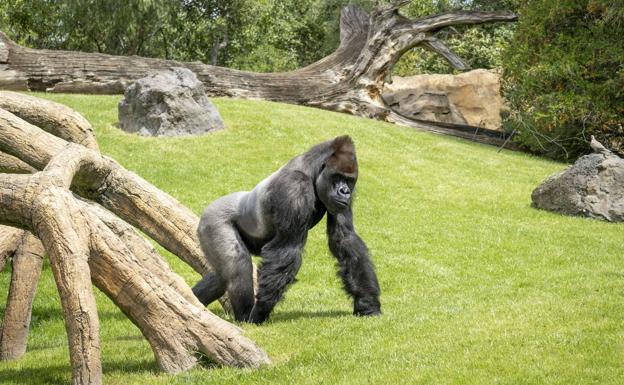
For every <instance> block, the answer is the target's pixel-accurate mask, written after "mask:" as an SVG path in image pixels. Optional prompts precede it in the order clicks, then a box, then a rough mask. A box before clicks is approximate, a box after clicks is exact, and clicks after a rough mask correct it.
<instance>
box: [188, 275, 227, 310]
mask: <svg viewBox="0 0 624 385" xmlns="http://www.w3.org/2000/svg"><path fill="white" fill-rule="evenodd" d="M193 294H195V297H197V299H199V302H201V303H203V304H204V306H208V305H209V304H211V303H212V302H214V301H216V300H217V299H219V298H221V297H222V296H223V294H225V281H224V280H223V279H222V278H221V277H219V274H217V273H216V272H214V271H212V272H210V273H208V274H206V275H205V276H204V278H202V280H201V281H199V282H197V284H196V285H195V286H194V287H193Z"/></svg>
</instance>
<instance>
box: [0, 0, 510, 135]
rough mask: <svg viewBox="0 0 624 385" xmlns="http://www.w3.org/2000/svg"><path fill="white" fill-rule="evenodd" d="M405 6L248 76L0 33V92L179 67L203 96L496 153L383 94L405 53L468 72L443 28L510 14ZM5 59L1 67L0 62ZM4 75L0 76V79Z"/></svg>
mask: <svg viewBox="0 0 624 385" xmlns="http://www.w3.org/2000/svg"><path fill="white" fill-rule="evenodd" d="M408 2H409V1H405V0H403V1H397V2H394V3H392V4H390V5H386V6H378V7H376V8H375V9H374V10H373V11H372V12H371V13H370V14H367V13H366V12H365V11H363V10H361V9H359V8H357V7H354V6H347V7H345V8H344V9H343V11H342V14H341V19H340V27H341V31H340V38H341V42H340V46H339V47H338V49H337V50H336V51H335V52H334V53H332V54H331V55H329V56H327V57H325V58H323V59H321V60H319V61H317V62H315V63H313V64H310V65H309V66H307V67H304V68H301V69H299V70H296V71H292V72H285V73H252V72H245V71H238V70H234V69H228V68H223V67H216V66H210V65H206V64H202V63H198V62H192V63H183V62H178V61H173V60H162V59H151V58H141V57H136V56H132V57H121V56H112V55H103V54H96V53H83V52H68V51H49V50H36V49H30V48H24V47H21V46H18V45H17V44H15V43H14V42H12V41H11V40H9V39H8V38H7V37H6V36H5V35H4V34H2V33H1V32H0V87H5V88H7V87H11V88H16V89H28V90H35V91H49V92H82V93H123V92H124V90H125V88H126V87H127V86H128V85H129V84H130V83H132V82H133V81H135V80H137V79H139V78H141V77H144V76H145V75H146V74H147V73H148V72H150V71H154V70H163V69H168V68H170V67H186V68H189V69H190V70H192V71H194V72H195V73H196V74H197V76H198V78H199V79H200V80H201V81H202V82H203V83H204V85H205V87H206V90H207V92H208V94H209V95H212V96H230V97H242V98H259V99H266V100H272V101H278V102H283V103H292V104H301V105H307V106H313V107H318V108H323V109H327V110H332V111H339V112H344V113H349V114H354V115H359V116H364V117H369V118H373V119H378V120H383V121H388V122H393V123H397V124H401V125H405V126H409V127H412V128H415V129H420V130H427V131H432V132H436V133H442V134H449V135H454V136H459V137H462V138H466V139H470V140H476V141H479V142H483V143H490V144H496V145H499V144H501V143H502V142H503V140H504V137H502V134H501V133H500V132H496V131H490V130H484V129H481V130H479V132H476V133H474V132H471V133H467V132H464V131H461V130H454V129H452V128H449V127H442V126H437V125H436V124H435V123H433V122H422V121H415V120H411V119H409V118H408V117H405V116H401V115H399V114H397V113H396V112H395V111H393V110H392V108H391V107H390V106H388V105H387V104H386V103H385V102H384V100H383V98H382V93H383V88H384V84H385V82H386V80H387V79H389V78H390V74H391V71H392V68H393V67H394V65H395V63H396V62H397V61H398V60H399V58H400V57H401V56H402V55H403V54H404V53H405V52H407V51H408V50H409V49H411V48H413V47H416V46H419V45H420V46H423V47H424V48H427V49H430V50H432V51H433V52H436V53H438V54H440V55H442V57H444V58H445V59H446V60H448V61H449V63H450V64H451V65H453V66H454V67H455V68H458V69H460V70H466V69H468V65H467V64H466V63H465V62H464V61H463V60H461V59H460V58H459V57H457V55H455V54H454V53H453V52H451V50H450V49H449V48H448V47H446V46H445V45H444V43H443V42H442V41H441V40H439V39H437V38H436V34H437V33H438V32H439V31H440V30H441V29H443V28H446V27H450V26H454V25H463V24H481V23H490V22H501V21H502V22H509V21H514V20H516V19H517V17H516V15H514V14H513V13H510V12H462V11H457V12H449V13H444V14H440V15H436V16H430V17H424V18H419V19H415V20H410V19H408V18H406V17H404V16H402V15H400V14H399V12H398V9H399V8H400V7H401V6H403V5H405V4H407V3H408ZM3 58H4V59H3ZM2 68H4V71H2Z"/></svg>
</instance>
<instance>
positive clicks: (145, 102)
mask: <svg viewBox="0 0 624 385" xmlns="http://www.w3.org/2000/svg"><path fill="white" fill-rule="evenodd" d="M119 126H120V127H121V128H122V129H123V130H124V131H127V132H134V133H137V134H139V135H145V136H179V135H198V134H204V133H206V132H210V131H214V130H220V129H222V128H223V127H224V126H225V125H224V123H223V120H222V119H221V115H220V114H219V111H218V110H217V108H216V107H215V106H214V105H213V104H212V103H211V102H210V100H208V97H207V96H206V93H205V91H204V86H203V84H202V83H201V82H200V81H199V79H197V76H195V74H194V73H193V72H192V71H190V70H189V69H186V68H171V70H169V71H163V72H157V73H152V74H150V75H148V76H146V77H144V78H142V79H139V80H137V81H136V82H135V83H133V84H132V85H130V86H129V87H128V88H127V89H126V92H125V93H124V97H123V99H122V100H121V101H120V102H119Z"/></svg>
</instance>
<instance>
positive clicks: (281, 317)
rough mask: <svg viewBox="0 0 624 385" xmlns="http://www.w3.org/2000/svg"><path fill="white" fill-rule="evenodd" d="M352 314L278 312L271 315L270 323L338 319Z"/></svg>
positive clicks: (337, 312)
mask: <svg viewBox="0 0 624 385" xmlns="http://www.w3.org/2000/svg"><path fill="white" fill-rule="evenodd" d="M350 315H351V313H350V312H348V311H344V310H321V311H301V310H295V311H277V312H275V313H273V314H271V318H270V320H271V321H270V322H272V323H275V322H286V321H292V320H296V319H301V318H338V317H344V316H350Z"/></svg>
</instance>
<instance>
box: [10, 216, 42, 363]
mask: <svg viewBox="0 0 624 385" xmlns="http://www.w3.org/2000/svg"><path fill="white" fill-rule="evenodd" d="M2 227H3V228H5V229H7V228H6V227H4V226H2ZM12 230H14V231H15V232H17V233H19V236H18V238H19V239H18V240H17V243H18V244H17V248H16V249H15V250H14V252H13V256H12V261H13V272H12V275H11V285H10V287H9V297H8V299H7V303H6V307H5V309H4V320H3V322H2V330H1V331H0V360H12V359H16V358H19V357H21V356H22V355H23V354H24V352H26V344H27V341H28V329H29V328H30V318H31V314H32V305H33V300H34V299H35V292H36V290H37V283H38V282H39V275H40V274H41V265H42V264H43V246H42V245H41V242H39V240H38V239H37V238H36V237H35V236H33V235H32V234H31V233H30V232H28V231H23V230H17V229H12ZM0 233H2V231H0ZM1 236H2V235H0V237H1ZM0 258H1V257H0Z"/></svg>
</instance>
